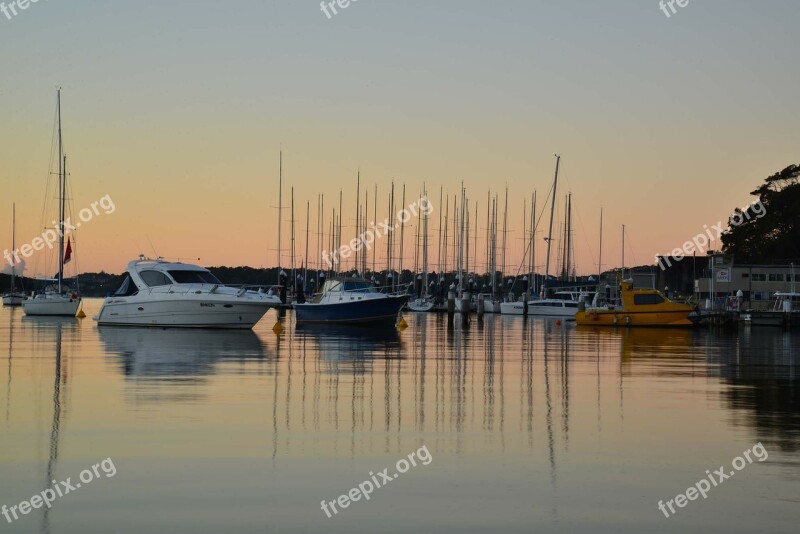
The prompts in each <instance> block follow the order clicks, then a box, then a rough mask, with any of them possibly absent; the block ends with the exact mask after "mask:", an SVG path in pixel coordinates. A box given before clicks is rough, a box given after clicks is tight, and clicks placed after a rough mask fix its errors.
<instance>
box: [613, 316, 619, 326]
mask: <svg viewBox="0 0 800 534" xmlns="http://www.w3.org/2000/svg"><path fill="white" fill-rule="evenodd" d="M612 322H613V323H614V324H617V323H618V322H619V319H617V316H616V315H615V316H614V317H613V319H612Z"/></svg>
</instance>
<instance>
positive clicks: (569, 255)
mask: <svg viewBox="0 0 800 534" xmlns="http://www.w3.org/2000/svg"><path fill="white" fill-rule="evenodd" d="M572 270H573V269H572V193H570V194H569V195H567V280H569V279H570V277H571V276H572Z"/></svg>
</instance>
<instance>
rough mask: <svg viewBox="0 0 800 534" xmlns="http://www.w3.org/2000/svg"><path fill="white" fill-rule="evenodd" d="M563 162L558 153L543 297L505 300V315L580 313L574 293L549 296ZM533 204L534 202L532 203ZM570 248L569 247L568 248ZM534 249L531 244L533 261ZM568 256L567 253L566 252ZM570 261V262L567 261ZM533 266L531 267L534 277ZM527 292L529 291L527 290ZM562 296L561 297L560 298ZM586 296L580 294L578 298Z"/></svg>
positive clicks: (569, 316) (567, 315)
mask: <svg viewBox="0 0 800 534" xmlns="http://www.w3.org/2000/svg"><path fill="white" fill-rule="evenodd" d="M560 163H561V156H558V155H556V173H555V178H554V179H553V192H552V199H551V204H550V228H549V231H548V235H547V260H546V262H545V275H544V283H543V284H542V293H541V294H542V297H541V298H537V299H532V300H522V301H517V302H503V303H501V304H500V313H502V314H503V315H543V316H547V317H561V318H565V319H573V318H574V317H575V314H576V313H578V304H579V303H578V300H577V299H576V296H575V295H574V294H573V293H570V292H559V293H556V295H554V296H555V297H556V298H548V297H547V282H548V281H549V279H550V252H551V251H550V248H551V247H550V245H551V243H552V242H553V216H554V214H555V203H556V193H557V191H558V171H559V167H560ZM532 205H533V204H532ZM535 212H536V209H535V207H534V208H533V211H532V213H531V218H532V219H534V218H535ZM533 234H535V225H534V224H531V235H532V237H533ZM566 250H568V249H566ZM532 256H533V249H532V245H531V261H532ZM565 258H566V254H565ZM567 263H568V262H567ZM533 271H534V269H533V266H531V267H530V272H531V276H532V277H533ZM526 293H527V292H526ZM559 297H561V298H559ZM522 298H523V299H528V295H527V294H523V297H522ZM582 298H584V297H583V295H580V296H579V297H578V299H582Z"/></svg>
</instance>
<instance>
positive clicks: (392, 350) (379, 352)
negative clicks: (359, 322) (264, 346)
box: [293, 323, 400, 361]
mask: <svg viewBox="0 0 800 534" xmlns="http://www.w3.org/2000/svg"><path fill="white" fill-rule="evenodd" d="M298 341H299V342H300V343H301V344H302V343H303V342H304V341H311V342H312V343H313V344H314V348H315V350H316V351H317V352H318V353H319V355H320V357H321V358H322V359H323V360H325V361H353V360H359V359H384V358H392V357H399V354H400V334H399V333H398V331H397V328H396V327H395V326H394V325H390V326H387V327H382V326H374V327H364V326H346V325H327V324H303V323H299V324H296V325H295V329H294V339H293V342H298Z"/></svg>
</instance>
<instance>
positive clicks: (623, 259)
mask: <svg viewBox="0 0 800 534" xmlns="http://www.w3.org/2000/svg"><path fill="white" fill-rule="evenodd" d="M622 279H623V280H625V225H624V224H623V225H622ZM712 283H713V281H712Z"/></svg>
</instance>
